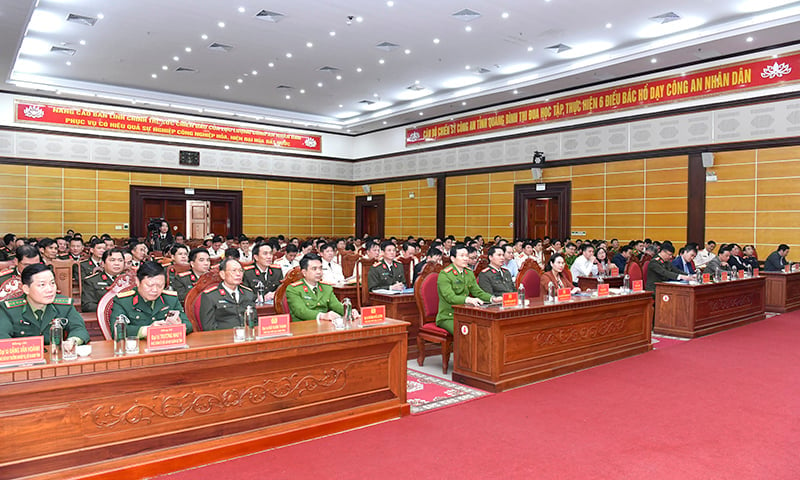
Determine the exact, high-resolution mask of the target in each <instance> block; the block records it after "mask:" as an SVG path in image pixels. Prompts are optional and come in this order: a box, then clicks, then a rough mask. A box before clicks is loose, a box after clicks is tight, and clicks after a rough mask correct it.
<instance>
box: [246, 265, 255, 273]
mask: <svg viewBox="0 0 800 480" xmlns="http://www.w3.org/2000/svg"><path fill="white" fill-rule="evenodd" d="M254 268H256V266H255V264H253V265H247V266H246V267H244V270H245V271H247V270H252V269H254Z"/></svg>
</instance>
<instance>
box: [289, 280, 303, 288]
mask: <svg viewBox="0 0 800 480" xmlns="http://www.w3.org/2000/svg"><path fill="white" fill-rule="evenodd" d="M302 284H303V281H302V280H298V281H296V282H294V283H292V284H290V285H289V286H290V287H296V286H298V285H302Z"/></svg>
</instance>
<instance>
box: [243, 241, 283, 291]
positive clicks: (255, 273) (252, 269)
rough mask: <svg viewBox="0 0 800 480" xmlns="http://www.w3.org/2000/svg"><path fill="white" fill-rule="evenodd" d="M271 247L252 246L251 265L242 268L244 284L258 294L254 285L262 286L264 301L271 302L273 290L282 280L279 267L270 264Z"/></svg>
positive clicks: (267, 245) (257, 244)
mask: <svg viewBox="0 0 800 480" xmlns="http://www.w3.org/2000/svg"><path fill="white" fill-rule="evenodd" d="M272 259H273V252H272V245H270V244H269V243H266V242H257V243H256V244H255V245H253V264H252V265H248V266H246V267H244V284H245V286H247V287H248V288H250V289H251V290H252V291H253V292H255V293H256V294H258V289H257V288H256V285H257V284H258V282H261V284H262V285H264V293H265V295H264V300H272V299H273V297H274V296H275V290H277V289H278V287H279V286H280V284H281V281H282V280H283V272H282V270H281V266H280V265H277V264H273V263H272Z"/></svg>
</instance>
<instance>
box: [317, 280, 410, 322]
mask: <svg viewBox="0 0 800 480" xmlns="http://www.w3.org/2000/svg"><path fill="white" fill-rule="evenodd" d="M332 287H333V294H334V295H335V296H336V298H338V299H339V301H340V302H342V301H344V299H345V298H349V299H350V302H351V303H352V304H353V306H354V307H355V305H356V296H358V285H356V284H355V283H345V284H343V285H332ZM387 316H389V315H387ZM390 318H399V317H390Z"/></svg>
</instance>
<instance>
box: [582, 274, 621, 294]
mask: <svg viewBox="0 0 800 480" xmlns="http://www.w3.org/2000/svg"><path fill="white" fill-rule="evenodd" d="M622 278H623V277H622V275H616V276H614V277H603V282H605V283H607V284H608V286H609V287H610V288H619V287H621V286H622V281H623V280H622ZM578 287H579V288H580V289H581V290H583V291H586V290H590V289H591V290H597V277H578Z"/></svg>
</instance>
